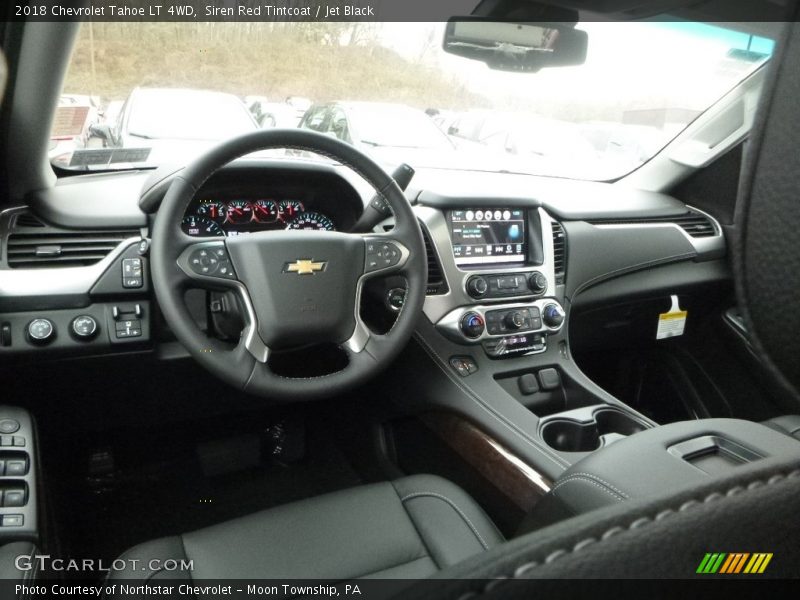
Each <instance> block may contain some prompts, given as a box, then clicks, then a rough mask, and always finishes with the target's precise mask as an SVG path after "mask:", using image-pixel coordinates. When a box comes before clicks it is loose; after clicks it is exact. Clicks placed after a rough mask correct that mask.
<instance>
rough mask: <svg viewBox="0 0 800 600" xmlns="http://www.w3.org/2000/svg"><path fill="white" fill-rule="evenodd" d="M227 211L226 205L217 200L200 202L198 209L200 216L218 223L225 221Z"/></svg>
mask: <svg viewBox="0 0 800 600" xmlns="http://www.w3.org/2000/svg"><path fill="white" fill-rule="evenodd" d="M225 211H226V207H225V205H224V204H223V203H222V202H217V201H216V200H200V205H199V206H198V207H197V214H198V215H200V216H202V217H208V218H209V219H211V220H212V221H216V222H217V223H222V222H223V221H225Z"/></svg>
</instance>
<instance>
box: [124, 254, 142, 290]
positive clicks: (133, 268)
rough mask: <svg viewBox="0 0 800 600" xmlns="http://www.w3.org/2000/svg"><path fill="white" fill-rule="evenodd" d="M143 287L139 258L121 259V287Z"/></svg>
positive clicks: (140, 260)
mask: <svg viewBox="0 0 800 600" xmlns="http://www.w3.org/2000/svg"><path fill="white" fill-rule="evenodd" d="M143 285H144V276H143V275H142V259H141V258H123V259H122V287H124V288H128V289H132V288H140V287H142V286H143Z"/></svg>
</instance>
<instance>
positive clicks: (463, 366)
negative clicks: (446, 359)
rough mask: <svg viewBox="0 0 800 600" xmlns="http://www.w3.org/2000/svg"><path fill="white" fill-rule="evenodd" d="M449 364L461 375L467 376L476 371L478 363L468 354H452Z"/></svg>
mask: <svg viewBox="0 0 800 600" xmlns="http://www.w3.org/2000/svg"><path fill="white" fill-rule="evenodd" d="M450 366H451V367H453V369H455V371H456V373H458V374H459V375H461V377H469V376H470V375H472V374H473V373H477V372H478V365H477V364H475V361H474V360H472V358H471V357H469V356H454V357H453V358H451V359H450Z"/></svg>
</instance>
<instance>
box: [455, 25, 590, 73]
mask: <svg viewBox="0 0 800 600" xmlns="http://www.w3.org/2000/svg"><path fill="white" fill-rule="evenodd" d="M587 46H588V36H587V35H586V32H585V31H581V30H579V29H575V28H574V27H573V26H572V25H568V24H563V23H510V22H504V21H490V20H486V19H482V18H477V17H458V18H456V19H451V20H450V21H448V23H447V27H446V29H445V34H444V51H445V52H449V53H450V54H455V55H456V56H461V57H464V58H469V59H472V60H479V61H482V62H484V63H486V65H487V66H488V67H489V68H490V69H497V70H500V71H519V72H529V73H535V72H536V71H538V70H539V69H543V68H546V67H569V66H573V65H581V64H583V63H584V62H585V61H586V48H587Z"/></svg>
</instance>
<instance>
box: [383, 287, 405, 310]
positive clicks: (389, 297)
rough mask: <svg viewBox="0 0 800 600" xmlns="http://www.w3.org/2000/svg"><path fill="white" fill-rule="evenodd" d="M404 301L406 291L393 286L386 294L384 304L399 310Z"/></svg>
mask: <svg viewBox="0 0 800 600" xmlns="http://www.w3.org/2000/svg"><path fill="white" fill-rule="evenodd" d="M405 301H406V291H405V289H403V288H393V289H391V290H389V293H388V294H386V304H387V305H388V306H389V308H390V309H391V310H393V311H394V312H400V309H401V308H403V304H404V303H405Z"/></svg>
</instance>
